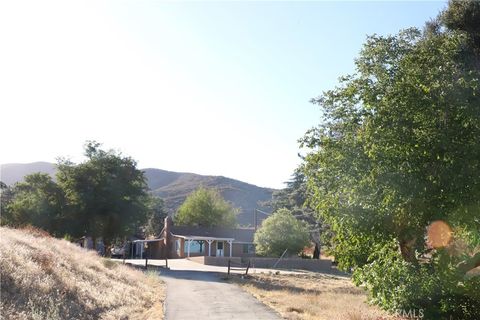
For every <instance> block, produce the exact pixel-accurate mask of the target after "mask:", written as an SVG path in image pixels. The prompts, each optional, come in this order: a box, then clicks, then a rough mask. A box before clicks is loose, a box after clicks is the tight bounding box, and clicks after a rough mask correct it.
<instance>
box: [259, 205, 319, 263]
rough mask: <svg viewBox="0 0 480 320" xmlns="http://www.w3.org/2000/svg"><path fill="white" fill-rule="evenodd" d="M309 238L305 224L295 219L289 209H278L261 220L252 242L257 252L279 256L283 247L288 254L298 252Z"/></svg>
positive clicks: (307, 242) (306, 243)
mask: <svg viewBox="0 0 480 320" xmlns="http://www.w3.org/2000/svg"><path fill="white" fill-rule="evenodd" d="M309 239H310V238H309V234H308V230H307V226H306V224H305V223H303V222H301V221H298V220H297V219H295V217H294V216H293V215H292V214H291V212H290V211H289V210H287V209H280V210H278V211H276V212H275V213H274V214H273V215H272V216H271V217H269V218H267V219H265V221H263V223H262V226H261V228H260V229H259V230H258V231H257V232H256V233H255V239H254V242H255V244H256V252H257V253H258V254H260V255H272V256H280V255H281V254H282V253H283V251H285V249H287V252H288V253H290V254H297V253H299V252H300V251H301V250H302V249H303V248H304V247H305V246H307V245H308V244H309Z"/></svg>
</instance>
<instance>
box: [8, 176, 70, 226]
mask: <svg viewBox="0 0 480 320" xmlns="http://www.w3.org/2000/svg"><path fill="white" fill-rule="evenodd" d="M4 190H6V194H3V193H2V197H3V196H4V195H6V196H8V198H9V199H8V200H7V202H6V204H5V205H4V207H3V208H2V224H9V225H13V226H23V225H27V224H31V225H34V226H36V227H39V228H42V229H44V230H46V231H48V232H50V233H52V234H54V235H62V226H63V224H64V223H65V217H64V216H63V214H62V213H63V209H64V208H65V198H64V193H63V191H62V190H61V189H60V188H59V187H58V185H57V184H56V183H55V182H54V181H53V180H52V178H51V177H50V176H49V175H48V174H46V173H34V174H31V175H27V176H26V177H25V179H24V181H23V182H20V183H17V184H16V185H15V186H14V187H13V188H12V189H11V190H9V189H8V187H5V188H4Z"/></svg>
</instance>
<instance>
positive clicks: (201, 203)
mask: <svg viewBox="0 0 480 320" xmlns="http://www.w3.org/2000/svg"><path fill="white" fill-rule="evenodd" d="M237 213H238V210H237V209H235V208H234V207H232V205H231V204H230V203H228V202H227V201H225V199H223V197H222V196H221V195H220V193H219V192H218V191H217V190H215V189H207V188H204V187H200V188H198V189H197V190H196V191H194V192H193V193H191V194H190V195H189V196H188V197H187V198H186V199H185V202H184V203H183V204H182V205H181V206H180V208H179V209H178V212H177V214H176V215H175V223H177V224H179V225H190V226H205V227H217V226H218V227H234V226H235V225H236V216H237Z"/></svg>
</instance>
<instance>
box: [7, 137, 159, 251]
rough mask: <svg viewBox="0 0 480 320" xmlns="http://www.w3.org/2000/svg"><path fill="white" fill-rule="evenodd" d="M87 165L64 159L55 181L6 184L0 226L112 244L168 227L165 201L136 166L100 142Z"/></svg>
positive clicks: (91, 146) (34, 177)
mask: <svg viewBox="0 0 480 320" xmlns="http://www.w3.org/2000/svg"><path fill="white" fill-rule="evenodd" d="M85 156H86V158H87V160H86V161H84V162H82V163H80V164H74V163H72V162H70V161H69V160H65V159H60V160H59V161H58V163H57V170H58V171H57V174H56V180H55V181H54V180H53V179H52V178H51V177H50V176H49V175H47V174H44V173H34V174H31V175H27V176H26V177H25V178H24V181H22V182H19V183H16V184H15V185H13V186H7V185H5V184H4V183H2V184H1V192H2V196H1V213H2V216H1V224H2V225H8V226H13V227H21V226H25V225H33V226H36V227H38V228H41V229H44V230H46V231H48V232H49V233H51V234H52V235H54V236H57V237H69V238H76V237H82V236H91V237H93V238H100V237H101V238H102V239H103V241H104V243H105V244H107V245H109V244H111V243H112V242H113V241H115V240H116V239H118V238H122V237H125V236H130V235H133V234H135V233H138V232H139V231H141V232H145V233H146V234H152V235H155V233H158V232H159V231H160V229H161V227H162V225H163V219H164V217H165V216H166V212H165V210H164V207H163V201H162V200H161V199H159V198H157V197H154V196H152V195H150V194H149V193H148V187H147V183H146V179H145V177H144V174H143V172H142V171H141V170H139V169H138V168H137V163H136V162H135V161H134V160H133V159H132V158H130V157H126V156H123V155H122V154H120V153H118V152H115V151H113V150H109V151H105V150H102V149H101V148H100V144H99V143H97V142H93V141H90V142H87V143H86V145H85Z"/></svg>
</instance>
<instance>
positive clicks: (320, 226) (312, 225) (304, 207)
mask: <svg viewBox="0 0 480 320" xmlns="http://www.w3.org/2000/svg"><path fill="white" fill-rule="evenodd" d="M286 184H287V187H286V188H284V189H281V190H278V191H275V192H274V193H273V195H272V200H271V201H270V202H269V203H268V204H267V205H269V206H270V207H271V208H272V209H273V211H277V210H279V209H282V208H286V209H288V210H290V211H291V212H292V214H293V215H294V216H295V218H297V219H298V220H301V221H305V222H306V223H307V224H308V225H309V229H310V232H309V234H310V240H311V241H312V242H313V243H315V250H314V251H313V258H314V259H319V258H320V243H321V241H320V239H322V242H323V243H324V244H327V243H329V242H330V241H329V235H330V232H329V231H328V226H327V225H326V224H324V223H322V222H321V221H320V219H319V217H318V216H316V215H315V212H314V210H312V209H311V208H310V207H309V206H308V204H307V203H306V200H307V192H308V191H307V179H306V177H305V174H304V172H303V170H302V167H299V168H297V169H295V171H294V173H293V176H292V179H291V180H290V181H287V182H286Z"/></svg>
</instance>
